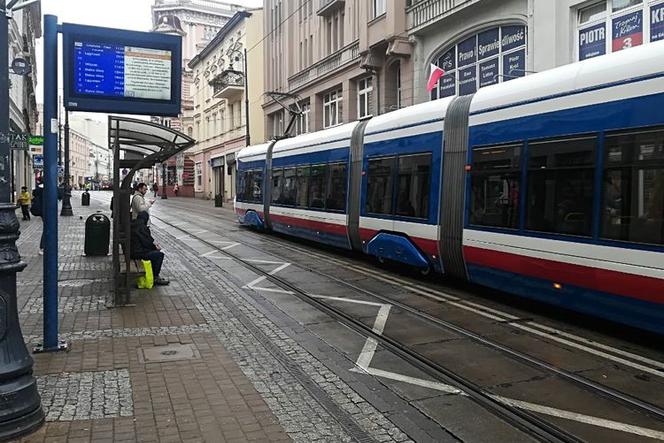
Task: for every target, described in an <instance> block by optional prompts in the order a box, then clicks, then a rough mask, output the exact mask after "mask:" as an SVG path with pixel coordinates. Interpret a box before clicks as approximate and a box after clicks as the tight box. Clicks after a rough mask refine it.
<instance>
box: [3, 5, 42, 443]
mask: <svg viewBox="0 0 664 443" xmlns="http://www.w3.org/2000/svg"><path fill="white" fill-rule="evenodd" d="M14 4H16V1H13V0H12V1H11V2H10V5H9V6H10V8H8V7H7V2H6V0H0V116H2V117H3V118H0V251H2V252H1V253H0V355H1V356H2V364H1V365H0V440H8V439H11V438H16V437H19V436H21V435H23V434H27V433H30V432H32V431H34V430H35V429H37V428H38V427H39V426H41V425H42V424H43V423H44V412H43V410H42V407H41V399H40V398H39V393H38V392H37V382H36V380H35V378H34V377H33V375H32V365H33V360H32V357H31V356H30V354H29V353H28V349H27V347H26V346H25V341H24V339H23V334H22V333H21V326H20V324H19V321H18V309H17V306H16V304H17V303H16V273H18V272H21V271H22V270H23V269H25V267H26V264H25V263H24V262H23V261H21V256H20V254H19V252H18V248H17V247H16V240H17V239H18V237H19V235H20V233H19V223H18V220H17V219H16V212H15V209H16V207H15V206H14V205H13V204H11V203H10V202H11V195H10V181H9V179H8V177H7V176H6V175H5V174H8V173H9V171H10V167H9V158H10V156H9V153H10V146H9V138H8V135H9V118H8V116H9V66H8V64H9V61H8V59H9V17H8V15H9V14H8V12H10V11H8V9H11V6H13V5H14ZM19 6H20V5H19Z"/></svg>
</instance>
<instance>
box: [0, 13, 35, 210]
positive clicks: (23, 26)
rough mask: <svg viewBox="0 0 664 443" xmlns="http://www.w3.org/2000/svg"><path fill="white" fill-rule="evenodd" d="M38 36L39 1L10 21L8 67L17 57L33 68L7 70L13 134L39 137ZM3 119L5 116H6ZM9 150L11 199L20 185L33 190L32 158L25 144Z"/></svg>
mask: <svg viewBox="0 0 664 443" xmlns="http://www.w3.org/2000/svg"><path fill="white" fill-rule="evenodd" d="M40 37H41V4H40V3H39V2H37V3H34V4H32V5H31V6H29V7H27V8H25V9H22V10H19V11H16V12H14V13H13V14H12V20H9V38H8V42H9V64H10V66H11V63H12V61H13V60H16V59H18V58H23V59H25V60H26V61H27V62H28V63H29V64H30V65H31V67H32V70H31V71H32V72H30V73H29V74H27V75H17V74H15V73H12V72H11V71H10V75H9V80H10V83H11V87H10V90H9V129H10V131H12V132H15V133H22V134H34V135H42V133H41V132H40V131H39V128H38V120H39V109H38V107H37V101H36V99H35V91H36V89H37V59H36V55H35V39H37V38H40ZM5 118H6V116H5ZM20 148H21V149H12V150H11V151H10V156H11V158H10V164H11V168H12V170H11V175H12V191H13V194H14V198H15V197H16V195H17V194H18V193H19V192H20V191H21V187H22V186H27V187H28V189H32V188H33V187H34V183H35V181H34V173H33V165H32V156H31V153H30V150H29V147H28V146H27V145H24V146H21V147H20Z"/></svg>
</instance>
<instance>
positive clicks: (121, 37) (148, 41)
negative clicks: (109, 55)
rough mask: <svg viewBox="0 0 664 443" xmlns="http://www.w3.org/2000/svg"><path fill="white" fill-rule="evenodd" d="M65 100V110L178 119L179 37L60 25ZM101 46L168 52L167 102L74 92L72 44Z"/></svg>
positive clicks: (179, 94)
mask: <svg viewBox="0 0 664 443" xmlns="http://www.w3.org/2000/svg"><path fill="white" fill-rule="evenodd" d="M61 29H62V35H63V59H64V98H65V109H67V110H68V111H85V112H104V113H109V114H140V115H153V116H164V117H177V116H178V115H179V114H180V112H181V106H182V82H181V78H182V38H181V37H180V36H179V35H169V34H158V33H151V32H139V31H128V30H124V29H113V28H102V27H97V26H85V25H77V24H72V23H64V24H63V25H62V28H61ZM76 41H82V42H85V43H103V44H111V45H119V46H135V47H140V48H148V49H159V50H166V51H171V98H170V100H159V99H145V98H130V97H119V96H112V95H101V94H82V93H78V92H76V89H75V80H76V78H75V70H74V59H75V57H74V51H75V47H74V43H75V42H76Z"/></svg>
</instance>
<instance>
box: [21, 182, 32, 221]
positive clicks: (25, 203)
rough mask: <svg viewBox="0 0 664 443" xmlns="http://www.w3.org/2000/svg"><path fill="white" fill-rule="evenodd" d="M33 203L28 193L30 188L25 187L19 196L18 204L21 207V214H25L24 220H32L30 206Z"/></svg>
mask: <svg viewBox="0 0 664 443" xmlns="http://www.w3.org/2000/svg"><path fill="white" fill-rule="evenodd" d="M31 203H32V196H31V195H30V193H29V192H28V188H27V187H25V186H23V187H22V188H21V194H20V195H19V196H18V204H19V205H21V212H22V213H23V220H30V204H31Z"/></svg>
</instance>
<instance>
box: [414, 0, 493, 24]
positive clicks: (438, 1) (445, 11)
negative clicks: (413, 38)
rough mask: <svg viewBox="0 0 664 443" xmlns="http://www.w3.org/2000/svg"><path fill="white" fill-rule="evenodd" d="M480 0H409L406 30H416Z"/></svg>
mask: <svg viewBox="0 0 664 443" xmlns="http://www.w3.org/2000/svg"><path fill="white" fill-rule="evenodd" d="M478 1H480V0H409V1H408V6H407V7H406V15H407V20H408V30H409V31H417V30H419V29H421V28H424V27H425V26H428V25H430V24H432V23H434V22H436V21H437V20H439V19H441V18H443V17H445V16H447V15H450V14H452V13H454V12H457V11H459V10H460V9H463V8H465V7H467V6H470V5H471V4H473V3H477V2H478Z"/></svg>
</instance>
